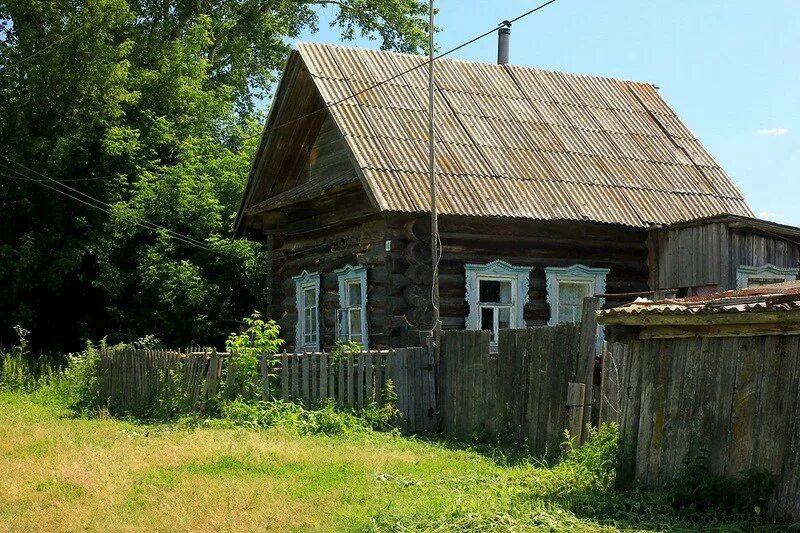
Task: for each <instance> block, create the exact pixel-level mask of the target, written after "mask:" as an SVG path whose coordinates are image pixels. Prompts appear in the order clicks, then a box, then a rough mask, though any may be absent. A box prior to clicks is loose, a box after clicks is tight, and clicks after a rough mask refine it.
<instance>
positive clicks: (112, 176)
mask: <svg viewBox="0 0 800 533" xmlns="http://www.w3.org/2000/svg"><path fill="white" fill-rule="evenodd" d="M7 168H10V167H7ZM4 175H5V177H7V178H13V179H17V180H23V181H39V182H44V181H50V180H37V179H36V178H26V177H23V176H12V175H11V174H4ZM119 176H120V175H119V174H107V175H105V176H91V177H89V178H70V179H60V180H55V181H57V182H59V183H73V182H77V181H96V180H104V179H108V178H116V177H119Z"/></svg>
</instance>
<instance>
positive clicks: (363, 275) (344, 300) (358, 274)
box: [334, 265, 369, 350]
mask: <svg viewBox="0 0 800 533" xmlns="http://www.w3.org/2000/svg"><path fill="white" fill-rule="evenodd" d="M334 273H335V274H336V276H337V278H338V280H339V311H340V313H339V316H337V321H338V323H339V328H338V333H339V340H350V339H349V336H348V338H343V337H342V332H343V331H347V330H349V328H345V327H343V326H344V324H343V323H342V321H343V320H349V312H343V311H347V310H348V309H352V308H353V307H351V306H350V303H349V302H348V291H347V285H348V284H349V283H353V282H358V283H359V284H360V286H361V306H360V307H361V339H362V342H361V343H360V344H361V347H362V348H363V349H364V350H369V331H368V327H367V325H368V324H369V320H368V319H367V267H365V266H364V265H347V266H345V267H342V268H340V269H337V270H334Z"/></svg>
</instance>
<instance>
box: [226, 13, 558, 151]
mask: <svg viewBox="0 0 800 533" xmlns="http://www.w3.org/2000/svg"><path fill="white" fill-rule="evenodd" d="M556 1H557V0H549V1H548V2H544V3H543V4H540V5H538V6H536V7H534V8H533V9H530V10H528V11H526V12H525V13H522V14H521V15H517V16H516V17H514V18H512V19H510V20H504V21H503V22H501V23H500V24H498V25H497V26H495V27H493V28H492V29H490V30H487V31H485V32H483V33H481V34H480V35H476V36H475V37H473V38H472V39H469V40H468V41H464V42H463V43H461V44H459V45H457V46H455V47H453V48H451V49H449V50H447V51H446V52H442V53H441V54H438V55H436V56H434V57H433V59H426V60H425V61H423V62H422V63H419V64H417V65H414V66H413V67H409V68H407V69H406V70H403V71H401V72H398V73H397V74H394V75H392V76H389V77H388V78H386V79H385V80H382V81H379V82H376V83H375V84H373V85H370V86H369V87H366V88H364V89H361V90H360V91H357V92H355V93H353V94H352V95H350V96H345V97H343V98H340V99H339V100H335V101H333V102H331V103H329V104H325V105H323V106H322V107H320V108H319V109H316V110H314V111H311V112H309V113H306V114H305V115H301V116H299V117H295V118H293V119H291V120H287V121H286V122H281V123H280V124H276V125H274V126H271V127H269V128H264V129H263V130H261V131H260V132H258V133H253V134H252V135H247V136H245V137H242V140H243V141H245V140H248V139H252V138H253V137H256V136H259V135H261V136H263V135H266V134H267V133H270V132H272V131H274V130H277V129H279V128H282V127H284V126H289V125H291V124H294V123H296V122H299V121H301V120H304V119H306V118H308V117H311V116H314V115H317V114H319V113H322V112H323V111H325V110H327V109H330V108H332V107H335V106H338V105H341V104H343V103H345V102H347V101H349V100H352V99H353V98H357V97H358V96H361V95H362V94H364V93H366V92H367V91H371V90H373V89H376V88H378V87H380V86H382V85H386V84H387V83H389V82H391V81H394V80H396V79H397V78H400V77H401V76H404V75H405V74H408V73H410V72H413V71H415V70H417V69H419V68H422V67H425V66H427V65H428V64H429V63H430V62H432V61H436V60H438V59H442V58H443V57H447V56H449V55H450V54H452V53H453V52H457V51H459V50H461V49H462V48H465V47H467V46H469V45H471V44H472V43H474V42H476V41H479V40H481V39H483V38H484V37H486V36H488V35H491V34H493V33H495V32H496V31H498V30H499V29H500V28H505V27H508V26H510V25H511V24H512V23H514V22H517V21H518V20H520V19H523V18H525V17H527V16H529V15H532V14H533V13H535V12H537V11H539V10H540V9H544V8H545V7H547V6H549V5H550V4H552V3H554V2H556Z"/></svg>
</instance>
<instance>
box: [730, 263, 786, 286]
mask: <svg viewBox="0 0 800 533" xmlns="http://www.w3.org/2000/svg"><path fill="white" fill-rule="evenodd" d="M798 272H800V269H798V268H792V267H779V266H775V265H773V264H769V263H768V264H766V265H761V266H751V265H739V266H738V267H737V268H736V288H737V289H746V288H747V287H748V285H749V284H750V278H768V279H773V278H774V279H775V280H776V283H780V282H781V281H793V280H795V279H797V274H798Z"/></svg>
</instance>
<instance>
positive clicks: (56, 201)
mask: <svg viewBox="0 0 800 533" xmlns="http://www.w3.org/2000/svg"><path fill="white" fill-rule="evenodd" d="M320 6H332V7H333V8H334V9H336V10H337V11H336V13H337V14H336V16H335V18H334V22H333V24H334V25H336V26H338V27H339V28H340V30H341V33H342V37H343V38H345V39H347V38H351V37H353V36H355V35H357V34H364V35H369V36H372V37H374V38H376V39H381V46H382V47H384V48H392V49H399V50H416V49H419V48H420V47H421V46H423V44H424V35H425V33H424V32H425V16H426V11H425V4H424V3H420V2H419V1H418V0H341V1H335V2H326V1H302V0H301V1H287V0H46V1H45V0H0V108H2V119H0V202H2V205H3V210H2V211H1V212H0V291H2V294H3V295H4V298H3V299H2V301H0V324H2V325H6V324H16V323H20V324H23V325H24V326H25V327H26V328H28V329H30V330H32V331H33V334H32V341H33V342H34V343H36V344H37V345H38V347H40V348H41V347H46V348H74V347H76V346H77V344H78V343H79V342H80V339H81V338H87V337H88V338H96V337H100V336H104V335H106V334H110V335H111V337H112V338H118V339H119V340H130V339H133V338H137V337H140V336H142V335H144V334H147V333H156V334H157V335H158V336H159V337H160V338H162V339H163V340H164V342H166V343H181V344H185V343H188V342H191V341H195V342H204V341H212V340H220V339H221V338H222V336H223V332H224V331H227V330H229V329H230V326H231V324H230V320H231V319H232V318H234V317H237V316H241V315H243V314H245V313H246V312H249V311H250V310H252V309H253V308H258V307H259V304H260V303H261V302H262V301H263V298H264V291H266V290H267V287H266V282H265V271H264V268H265V265H264V261H263V250H262V249H261V246H260V245H259V244H258V243H254V242H249V241H245V240H238V241H231V240H230V236H231V223H232V220H233V217H234V216H235V212H236V209H237V207H238V202H239V201H240V198H241V194H242V190H243V188H244V182H245V180H246V176H247V172H248V170H249V166H250V160H251V157H252V154H253V152H254V149H255V146H256V143H257V142H258V131H259V128H260V126H261V123H262V122H263V118H264V116H263V112H262V111H263V110H262V109H260V108H259V107H258V105H257V104H258V102H261V101H263V98H264V97H265V96H268V94H269V91H270V88H271V87H272V86H273V83H274V82H275V80H276V76H277V75H278V74H279V71H280V68H281V67H282V65H283V62H284V61H285V57H286V54H287V52H288V50H289V44H288V43H289V42H290V41H291V40H292V39H293V38H295V37H297V36H298V35H299V34H300V32H302V31H307V30H312V31H313V30H316V28H317V24H318V15H317V14H318V9H319V8H320ZM50 179H52V180H56V181H58V182H60V183H58V184H55V183H53V182H51V181H49V180H50ZM54 188H55V189H58V191H56V190H53V189H54ZM82 193H83V194H86V195H89V196H82ZM67 195H69V196H71V197H72V198H70V197H68V196H67ZM89 197H91V198H96V199H98V200H100V201H101V202H102V203H101V204H95V203H94V201H93V200H91V199H90V198H89ZM87 204H93V205H87ZM150 223H152V224H156V225H158V227H156V228H154V227H153V226H150V225H149V224H150ZM162 228H168V229H169V230H172V231H174V232H177V233H179V234H180V235H183V236H186V238H188V239H190V240H191V241H192V243H189V242H187V241H186V239H185V238H182V237H179V236H176V235H175V234H171V233H170V232H168V231H167V230H165V229H162ZM198 243H199V244H200V245H199V246H198V245H197V244H198ZM6 330H8V331H6ZM12 334H13V332H12V331H11V330H10V328H3V331H1V332H0V340H2V336H8V335H12ZM62 340H63V342H64V344H65V345H62V346H59V342H60V341H62Z"/></svg>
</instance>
